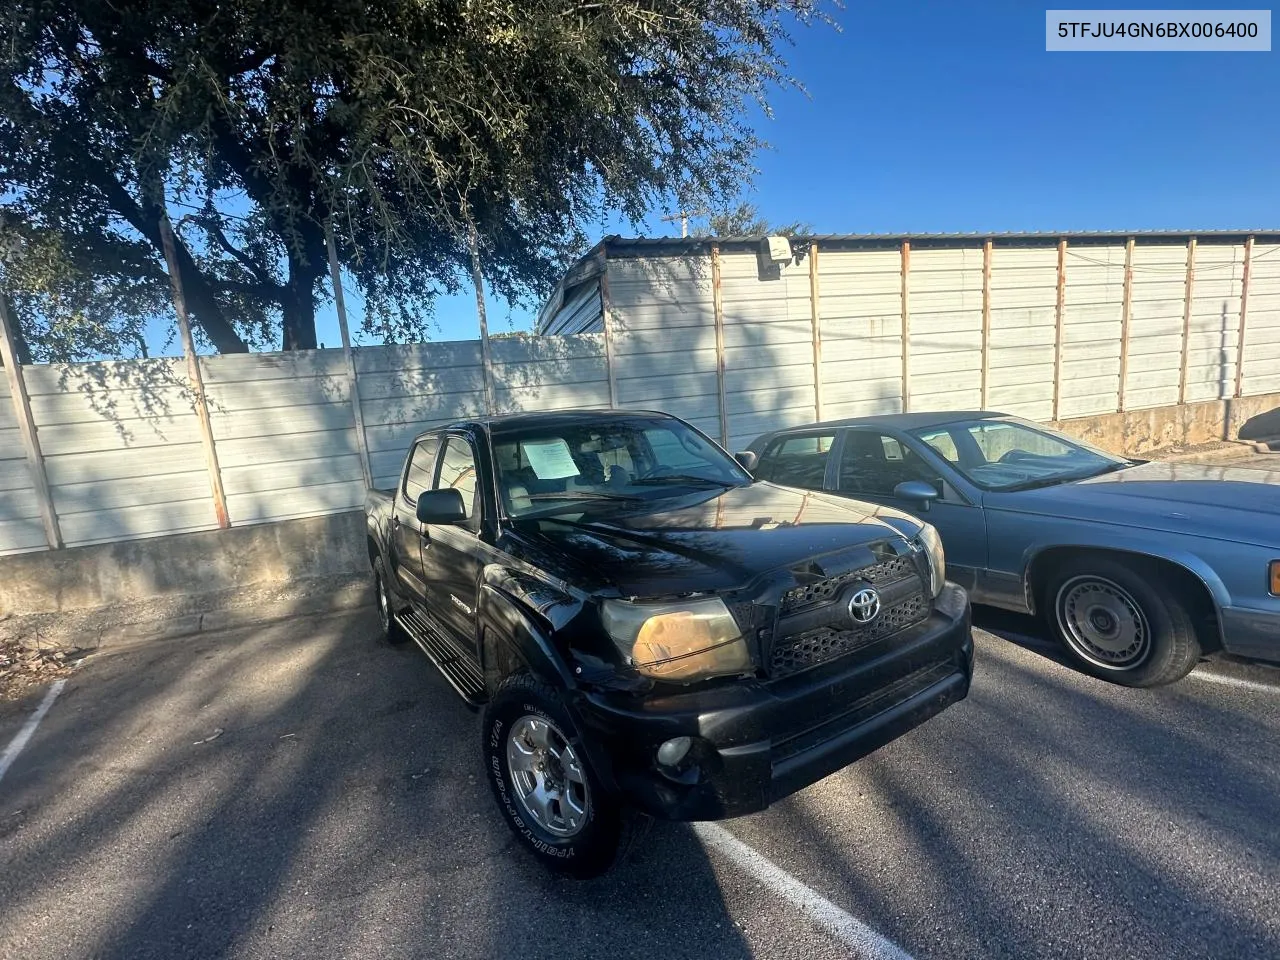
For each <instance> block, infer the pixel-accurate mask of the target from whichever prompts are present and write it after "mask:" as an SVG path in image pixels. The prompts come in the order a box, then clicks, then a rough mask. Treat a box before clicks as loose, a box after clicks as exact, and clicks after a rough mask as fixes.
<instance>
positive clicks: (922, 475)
mask: <svg viewBox="0 0 1280 960" xmlns="http://www.w3.org/2000/svg"><path fill="white" fill-rule="evenodd" d="M935 452H936V448H935ZM907 480H923V481H924V482H925V483H928V484H930V485H931V486H932V487H933V488H934V489H936V490H937V491H938V494H939V496H938V499H937V500H935V501H933V504H932V506H931V507H930V509H929V510H928V511H925V510H923V509H922V507H921V505H920V504H919V503H917V502H915V501H908V500H902V499H899V498H898V497H896V496H895V495H894V492H893V491H894V488H895V487H897V485H898V484H900V483H903V482H905V481H907ZM837 483H838V489H839V490H840V492H841V493H842V494H844V495H845V496H849V497H853V498H855V499H858V500H869V501H871V502H872V503H883V504H886V505H887V506H891V507H896V508H898V509H899V510H902V511H905V512H906V513H910V514H912V515H913V516H916V517H919V518H920V519H921V520H924V521H926V522H928V523H931V524H932V525H933V526H935V527H936V528H937V529H938V534H939V536H941V537H942V547H943V549H944V550H945V551H946V555H947V577H948V579H950V580H953V581H955V582H956V583H959V584H960V585H961V586H964V587H966V588H972V587H973V585H974V583H975V582H976V578H977V573H978V571H979V570H981V569H983V568H984V567H985V566H986V564H987V530H986V519H985V517H984V515H983V511H982V507H981V506H979V505H977V504H973V503H970V502H969V501H968V500H967V499H966V498H965V497H964V495H963V494H962V493H961V492H960V491H959V490H957V489H956V488H955V487H954V486H953V485H952V484H951V483H949V482H948V481H947V476H946V474H945V473H944V472H943V471H942V470H941V469H940V468H939V467H938V466H937V465H936V464H935V463H934V462H933V461H932V459H931V458H930V457H929V456H928V455H927V454H925V453H924V452H923V451H922V450H921V449H920V447H919V446H918V445H917V443H916V441H914V440H912V439H909V438H907V437H903V436H900V435H895V434H892V433H887V432H884V431H881V430H877V429H875V428H874V427H854V428H851V429H850V430H849V431H848V432H847V433H845V435H844V438H843V443H842V444H841V451H840V464H839V478H838V481H837Z"/></svg>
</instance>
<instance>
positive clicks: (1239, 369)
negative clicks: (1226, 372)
mask: <svg viewBox="0 0 1280 960" xmlns="http://www.w3.org/2000/svg"><path fill="white" fill-rule="evenodd" d="M1252 262H1253V237H1249V238H1248V239H1246V240H1245V242H1244V276H1243V277H1242V278H1241V281H1240V330H1239V331H1238V332H1237V334H1236V389H1235V396H1237V397H1240V396H1243V395H1244V394H1243V393H1242V391H1243V389H1244V330H1245V319H1246V318H1247V317H1248V315H1249V267H1250V265H1251V264H1252Z"/></svg>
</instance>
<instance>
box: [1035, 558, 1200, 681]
mask: <svg viewBox="0 0 1280 960" xmlns="http://www.w3.org/2000/svg"><path fill="white" fill-rule="evenodd" d="M1179 586H1181V584H1180V582H1177V581H1175V582H1173V583H1170V582H1169V580H1168V578H1167V574H1164V572H1163V571H1162V570H1161V569H1160V568H1159V567H1156V566H1154V565H1151V564H1148V563H1145V562H1143V561H1142V560H1140V559H1138V558H1134V559H1132V560H1127V561H1126V560H1121V559H1119V558H1116V557H1112V556H1105V555H1096V556H1080V557H1074V558H1072V559H1070V560H1068V561H1067V562H1066V563H1064V564H1063V565H1062V567H1061V568H1060V569H1059V570H1057V571H1056V572H1055V574H1054V576H1053V577H1052V579H1051V580H1050V581H1049V583H1048V588H1047V589H1046V590H1045V594H1044V597H1043V599H1044V604H1043V607H1044V611H1045V614H1046V616H1047V618H1048V620H1049V626H1050V629H1051V630H1052V631H1053V632H1054V634H1055V635H1056V636H1057V638H1058V640H1059V641H1060V642H1061V643H1062V645H1063V646H1064V647H1065V648H1066V649H1067V652H1068V653H1070V654H1071V656H1072V658H1073V659H1074V660H1075V661H1076V663H1078V664H1079V665H1080V666H1081V667H1083V668H1084V670H1085V671H1086V672H1088V673H1090V674H1092V675H1093V676H1095V677H1098V678H1099V679H1102V680H1108V681H1110V682H1112V683H1119V684H1123V685H1124V686H1128V687H1159V686H1163V685H1165V684H1168V683H1173V682H1175V681H1177V680H1181V679H1182V678H1183V677H1185V676H1186V675H1187V674H1188V673H1190V672H1191V670H1192V668H1193V667H1195V665H1196V664H1197V663H1198V662H1199V660H1200V656H1201V647H1200V640H1199V638H1198V637H1197V635H1196V629H1195V621H1194V619H1193V617H1192V615H1191V612H1190V611H1189V610H1188V608H1187V606H1186V603H1185V601H1183V600H1182V599H1180V598H1179V596H1178V593H1177V592H1176V591H1177V588H1178V587H1179Z"/></svg>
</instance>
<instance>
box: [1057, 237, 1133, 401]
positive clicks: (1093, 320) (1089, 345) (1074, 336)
mask: <svg viewBox="0 0 1280 960" xmlns="http://www.w3.org/2000/svg"><path fill="white" fill-rule="evenodd" d="M1134 249H1135V254H1136V252H1137V247H1136V246H1135V248H1134ZM1124 257H1125V248H1124V245H1123V244H1117V245H1109V246H1093V245H1089V246H1081V247H1072V246H1071V244H1070V243H1068V245H1067V250H1066V257H1065V260H1064V263H1063V267H1064V273H1065V278H1064V279H1065V285H1064V287H1063V305H1062V309H1063V314H1062V382H1061V383H1060V384H1059V386H1058V390H1059V398H1058V417H1059V419H1063V420H1069V419H1071V418H1073V417H1087V416H1090V415H1093V414H1099V413H1111V412H1114V411H1115V410H1116V409H1118V406H1119V402H1120V328H1121V319H1122V317H1121V315H1122V313H1123V301H1124Z"/></svg>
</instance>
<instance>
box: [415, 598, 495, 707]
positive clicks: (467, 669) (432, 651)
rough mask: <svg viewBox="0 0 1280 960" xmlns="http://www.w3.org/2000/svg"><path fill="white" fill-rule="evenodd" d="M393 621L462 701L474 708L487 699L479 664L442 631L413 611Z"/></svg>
mask: <svg viewBox="0 0 1280 960" xmlns="http://www.w3.org/2000/svg"><path fill="white" fill-rule="evenodd" d="M396 621H397V622H398V623H399V624H400V626H402V627H404V630H405V633H407V634H409V636H410V637H412V638H413V642H414V643H416V644H417V645H418V646H419V647H421V648H422V652H423V653H425V654H426V655H427V656H428V657H430V658H431V662H432V663H434V664H435V665H436V668H437V669H438V670H439V671H440V672H441V673H442V674H444V678H445V679H446V680H448V681H449V684H450V686H452V687H453V689H454V690H456V691H458V695H459V696H460V697H462V699H463V700H465V701H467V703H469V704H470V705H471V706H473V707H478V706H479V705H480V704H482V703H484V702H485V700H487V699H488V697H486V696H485V691H484V676H483V675H482V674H481V673H480V666H479V664H477V663H476V661H475V658H474V657H472V656H470V655H469V654H468V653H467V652H466V651H465V650H462V649H461V648H460V647H459V646H458V645H457V644H456V643H455V642H454V641H453V640H452V639H451V638H449V637H448V636H447V635H446V634H445V632H444V631H443V630H441V629H440V628H439V627H437V626H436V625H435V624H433V623H432V622H431V621H430V620H428V619H427V618H426V617H424V616H423V615H422V614H420V613H418V612H417V611H416V610H408V611H406V612H404V613H400V614H397V615H396Z"/></svg>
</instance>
